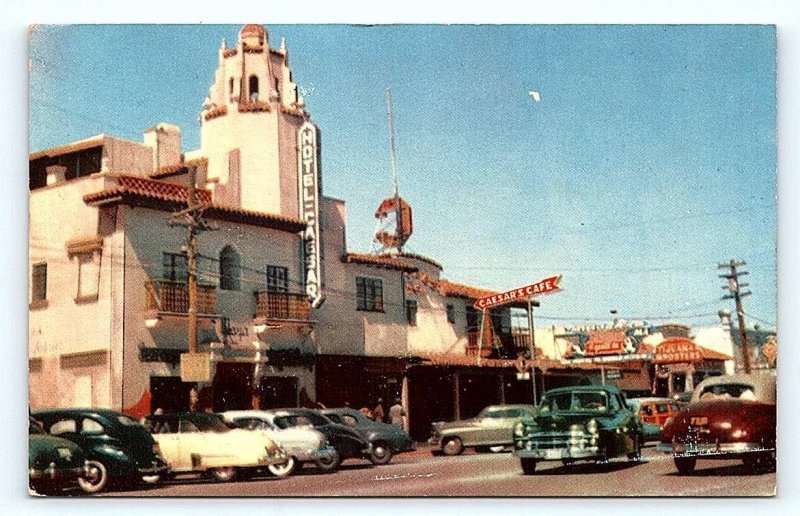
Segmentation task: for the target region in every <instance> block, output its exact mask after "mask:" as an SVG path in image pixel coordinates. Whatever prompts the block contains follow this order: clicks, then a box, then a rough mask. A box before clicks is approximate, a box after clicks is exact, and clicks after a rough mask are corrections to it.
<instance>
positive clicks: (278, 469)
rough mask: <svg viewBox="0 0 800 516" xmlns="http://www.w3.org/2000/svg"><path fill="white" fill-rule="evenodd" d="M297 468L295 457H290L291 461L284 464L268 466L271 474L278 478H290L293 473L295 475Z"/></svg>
mask: <svg viewBox="0 0 800 516" xmlns="http://www.w3.org/2000/svg"><path fill="white" fill-rule="evenodd" d="M296 467H297V460H296V459H295V458H294V457H289V460H287V461H286V462H284V463H282V464H270V465H269V466H267V469H268V470H269V472H270V473H271V474H272V475H274V476H276V477H278V478H282V477H288V476H289V475H291V474H292V473H294V470H295V468H296Z"/></svg>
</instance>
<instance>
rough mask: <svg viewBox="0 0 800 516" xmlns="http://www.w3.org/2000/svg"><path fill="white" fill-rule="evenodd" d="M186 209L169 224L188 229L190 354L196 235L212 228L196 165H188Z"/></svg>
mask: <svg viewBox="0 0 800 516" xmlns="http://www.w3.org/2000/svg"><path fill="white" fill-rule="evenodd" d="M188 168H189V170H188V172H189V184H188V195H187V203H186V209H184V210H181V211H179V212H177V213H175V214H174V215H173V216H172V217H171V218H170V220H169V225H171V226H174V225H180V226H186V227H187V228H188V230H189V242H188V245H187V246H186V265H187V268H188V269H189V270H188V271H187V272H188V274H187V281H186V287H187V290H188V297H189V307H188V310H187V316H188V330H187V334H188V336H189V338H188V340H189V345H188V351H189V354H190V355H194V354H195V353H197V235H198V234H199V233H200V232H201V231H206V230H209V229H214V228H212V227H211V226H209V225H208V224H207V223H206V222H205V221H204V220H203V211H204V210H205V209H206V208H207V207H208V206H207V205H203V204H198V202H197V167H193V166H190V167H188Z"/></svg>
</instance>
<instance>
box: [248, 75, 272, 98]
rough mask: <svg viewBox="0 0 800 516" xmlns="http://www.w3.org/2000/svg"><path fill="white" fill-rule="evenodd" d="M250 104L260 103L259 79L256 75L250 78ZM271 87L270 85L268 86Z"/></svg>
mask: <svg viewBox="0 0 800 516" xmlns="http://www.w3.org/2000/svg"><path fill="white" fill-rule="evenodd" d="M249 86H250V102H258V77H256V76H255V75H251V76H250V81H249ZM267 87H269V85H267Z"/></svg>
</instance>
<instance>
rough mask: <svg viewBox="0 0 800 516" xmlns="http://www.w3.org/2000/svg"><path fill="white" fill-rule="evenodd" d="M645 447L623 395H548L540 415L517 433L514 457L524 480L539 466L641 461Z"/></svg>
mask: <svg viewBox="0 0 800 516" xmlns="http://www.w3.org/2000/svg"><path fill="white" fill-rule="evenodd" d="M643 443H644V431H643V430H642V424H641V423H640V422H639V419H638V418H637V417H636V415H635V414H634V413H633V412H632V411H631V410H630V409H629V408H628V407H627V405H626V404H625V398H624V397H623V396H622V393H621V392H620V391H619V389H617V388H616V387H613V386H609V385H587V386H573V387H561V388H558V389H552V390H550V391H547V392H546V393H545V395H544V396H543V397H542V401H541V403H540V404H539V406H538V408H537V411H536V414H535V415H534V416H533V417H524V418H522V420H521V421H520V422H519V423H517V425H516V427H515V428H514V455H515V456H516V457H518V458H519V460H520V465H521V466H522V472H523V473H524V474H526V475H532V474H533V473H535V471H536V464H537V463H538V462H540V461H550V460H559V461H562V462H563V463H564V465H569V464H571V463H573V462H575V461H580V460H586V461H594V462H605V461H607V460H608V459H612V458H615V457H620V456H623V457H624V456H627V457H628V458H629V459H633V460H639V458H640V457H641V449H642V444H643Z"/></svg>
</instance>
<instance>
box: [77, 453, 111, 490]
mask: <svg viewBox="0 0 800 516" xmlns="http://www.w3.org/2000/svg"><path fill="white" fill-rule="evenodd" d="M87 466H88V467H87V469H88V471H89V474H88V475H87V476H86V477H85V478H79V479H78V485H79V486H80V487H81V489H83V492H84V493H89V494H95V493H99V492H100V491H102V490H103V489H105V487H106V485H107V484H108V469H106V467H105V465H104V464H103V463H102V462H100V461H98V460H90V461H88V464H87Z"/></svg>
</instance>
